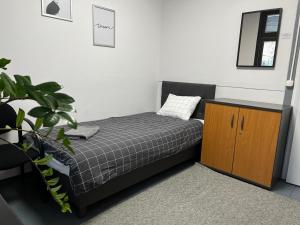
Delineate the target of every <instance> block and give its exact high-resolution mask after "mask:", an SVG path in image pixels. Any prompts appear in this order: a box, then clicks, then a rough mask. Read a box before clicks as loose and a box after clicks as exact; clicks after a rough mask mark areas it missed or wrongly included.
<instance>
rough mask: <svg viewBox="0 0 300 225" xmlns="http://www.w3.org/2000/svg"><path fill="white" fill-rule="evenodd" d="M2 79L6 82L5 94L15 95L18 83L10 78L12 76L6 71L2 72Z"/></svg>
mask: <svg viewBox="0 0 300 225" xmlns="http://www.w3.org/2000/svg"><path fill="white" fill-rule="evenodd" d="M1 79H2V80H3V83H4V91H5V92H6V93H5V95H7V96H11V97H15V96H16V83H15V82H14V81H13V80H12V79H10V77H9V76H8V75H7V74H5V73H2V74H1Z"/></svg>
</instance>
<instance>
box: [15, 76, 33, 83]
mask: <svg viewBox="0 0 300 225" xmlns="http://www.w3.org/2000/svg"><path fill="white" fill-rule="evenodd" d="M14 77H15V80H16V83H17V84H19V85H20V86H30V85H31V78H30V76H22V75H14Z"/></svg>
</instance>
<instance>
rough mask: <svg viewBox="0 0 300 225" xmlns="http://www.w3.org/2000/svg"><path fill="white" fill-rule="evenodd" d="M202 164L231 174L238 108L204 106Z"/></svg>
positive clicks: (213, 105)
mask: <svg viewBox="0 0 300 225" xmlns="http://www.w3.org/2000/svg"><path fill="white" fill-rule="evenodd" d="M205 110H206V117H205V124H209V126H204V133H203V140H205V141H204V142H203V149H205V152H202V153H203V154H202V163H204V164H206V165H210V166H212V167H214V168H218V169H220V170H222V171H224V172H228V173H231V171H232V163H233V154H234V148H235V136H236V129H237V120H238V115H239V108H236V107H232V106H225V105H215V104H207V105H206V109H205Z"/></svg>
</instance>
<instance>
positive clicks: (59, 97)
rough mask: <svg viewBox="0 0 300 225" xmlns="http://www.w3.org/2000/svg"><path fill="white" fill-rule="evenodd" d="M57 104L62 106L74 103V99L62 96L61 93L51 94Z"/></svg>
mask: <svg viewBox="0 0 300 225" xmlns="http://www.w3.org/2000/svg"><path fill="white" fill-rule="evenodd" d="M51 95H52V96H53V97H54V98H55V99H56V100H57V101H58V102H59V103H64V104H71V103H73V102H75V100H74V98H72V97H71V96H69V95H66V94H63V93H54V94H51Z"/></svg>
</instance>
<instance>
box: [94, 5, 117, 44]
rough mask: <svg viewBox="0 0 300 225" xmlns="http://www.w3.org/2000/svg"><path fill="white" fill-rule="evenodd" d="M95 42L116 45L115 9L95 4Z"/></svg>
mask: <svg viewBox="0 0 300 225" xmlns="http://www.w3.org/2000/svg"><path fill="white" fill-rule="evenodd" d="M92 11H93V44H94V46H102V47H109V48H115V47H116V12H115V10H112V9H108V8H104V7H101V6H97V5H93V7H92Z"/></svg>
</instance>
